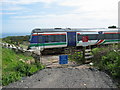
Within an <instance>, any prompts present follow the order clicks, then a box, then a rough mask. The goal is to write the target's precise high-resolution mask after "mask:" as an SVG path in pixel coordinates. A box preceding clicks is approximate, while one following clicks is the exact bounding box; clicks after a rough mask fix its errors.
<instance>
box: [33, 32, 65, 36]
mask: <svg viewBox="0 0 120 90" xmlns="http://www.w3.org/2000/svg"><path fill="white" fill-rule="evenodd" d="M38 35H66V34H65V33H61V34H59V33H56V34H52V33H51V34H32V36H38Z"/></svg>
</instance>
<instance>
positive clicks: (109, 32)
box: [104, 32, 120, 34]
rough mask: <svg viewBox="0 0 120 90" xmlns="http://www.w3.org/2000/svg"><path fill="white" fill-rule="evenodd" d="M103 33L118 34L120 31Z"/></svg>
mask: <svg viewBox="0 0 120 90" xmlns="http://www.w3.org/2000/svg"><path fill="white" fill-rule="evenodd" d="M104 34H120V32H105V33H104Z"/></svg>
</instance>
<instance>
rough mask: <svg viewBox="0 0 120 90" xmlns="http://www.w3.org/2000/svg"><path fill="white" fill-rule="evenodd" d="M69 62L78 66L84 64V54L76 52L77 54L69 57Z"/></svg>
mask: <svg viewBox="0 0 120 90" xmlns="http://www.w3.org/2000/svg"><path fill="white" fill-rule="evenodd" d="M69 60H70V61H75V62H76V63H78V64H82V63H83V54H82V52H75V53H73V54H71V55H69Z"/></svg>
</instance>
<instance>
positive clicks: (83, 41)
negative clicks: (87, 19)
mask: <svg viewBox="0 0 120 90" xmlns="http://www.w3.org/2000/svg"><path fill="white" fill-rule="evenodd" d="M82 46H83V60H82V63H85V49H86V46H88V36H82Z"/></svg>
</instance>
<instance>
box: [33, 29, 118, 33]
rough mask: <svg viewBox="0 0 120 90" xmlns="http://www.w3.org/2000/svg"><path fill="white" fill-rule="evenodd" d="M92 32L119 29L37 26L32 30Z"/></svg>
mask: <svg viewBox="0 0 120 90" xmlns="http://www.w3.org/2000/svg"><path fill="white" fill-rule="evenodd" d="M74 31H76V32H92V31H94V32H95V31H97V32H98V31H117V32H118V31H119V30H118V29H117V28H116V29H112V28H111V29H108V28H48V29H47V28H45V29H44V28H43V29H40V28H35V29H33V30H32V33H41V32H74Z"/></svg>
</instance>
